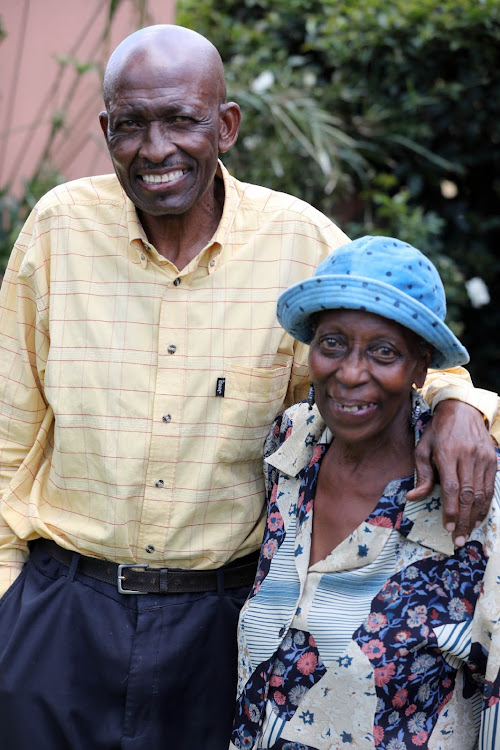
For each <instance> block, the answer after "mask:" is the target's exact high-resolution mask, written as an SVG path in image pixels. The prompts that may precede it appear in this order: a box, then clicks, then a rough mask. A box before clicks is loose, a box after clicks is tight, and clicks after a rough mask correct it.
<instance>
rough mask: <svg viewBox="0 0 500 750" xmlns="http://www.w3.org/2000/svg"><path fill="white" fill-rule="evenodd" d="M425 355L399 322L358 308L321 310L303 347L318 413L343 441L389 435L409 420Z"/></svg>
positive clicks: (426, 363) (422, 379)
mask: <svg viewBox="0 0 500 750" xmlns="http://www.w3.org/2000/svg"><path fill="white" fill-rule="evenodd" d="M429 359H430V352H429V353H428V354H427V353H422V352H421V350H420V348H419V339H418V337H417V335H416V334H414V333H413V331H410V330H408V329H407V328H403V326H401V325H399V323H395V322H394V321H392V320H388V319H387V318H382V317H380V316H379V315H374V314H373V313H368V312H363V311H361V310H344V309H340V310H327V311H325V312H322V313H321V314H320V315H319V316H318V323H317V327H316V332H315V335H314V339H313V341H312V343H311V346H310V351H309V368H310V374H311V380H312V382H313V383H314V390H315V394H316V404H317V406H318V409H319V411H320V413H321V416H322V417H323V419H324V420H325V422H326V424H327V425H328V427H329V428H330V429H331V430H332V432H333V433H334V434H335V436H336V438H337V439H342V440H345V441H346V442H349V443H357V442H361V441H364V440H370V439H372V438H375V437H377V438H378V437H384V436H390V435H391V434H392V433H393V432H394V430H398V429H400V427H401V426H402V425H407V424H408V423H409V417H410V399H409V394H410V391H411V387H412V385H413V384H415V385H416V386H417V387H420V386H422V385H423V382H424V380H425V376H426V372H427V367H428V363H429Z"/></svg>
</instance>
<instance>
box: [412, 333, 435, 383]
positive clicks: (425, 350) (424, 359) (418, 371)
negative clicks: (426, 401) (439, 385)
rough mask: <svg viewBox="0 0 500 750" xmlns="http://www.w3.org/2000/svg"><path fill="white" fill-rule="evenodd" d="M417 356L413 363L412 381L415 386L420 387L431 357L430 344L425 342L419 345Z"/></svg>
mask: <svg viewBox="0 0 500 750" xmlns="http://www.w3.org/2000/svg"><path fill="white" fill-rule="evenodd" d="M419 355H420V356H419V358H418V361H417V363H416V365H415V378H414V381H413V382H414V383H415V385H416V386H417V388H422V386H423V384H424V383H425V379H426V377H427V371H428V369H429V365H430V363H431V359H432V346H431V345H430V344H427V343H425V342H422V344H421V345H419Z"/></svg>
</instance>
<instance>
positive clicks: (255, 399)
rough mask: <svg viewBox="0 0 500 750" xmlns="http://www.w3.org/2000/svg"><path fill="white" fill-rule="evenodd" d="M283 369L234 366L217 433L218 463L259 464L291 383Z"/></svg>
mask: <svg viewBox="0 0 500 750" xmlns="http://www.w3.org/2000/svg"><path fill="white" fill-rule="evenodd" d="M290 370H291V363H290V365H286V366H285V367H271V368H264V367H240V366H237V365H235V366H233V367H231V368H230V369H229V370H228V371H227V372H226V382H225V391H224V398H223V403H222V406H221V417H220V424H219V431H218V443H217V453H216V457H217V460H218V461H222V462H226V463H233V462H235V461H255V460H259V461H262V452H263V446H264V441H265V439H266V437H267V434H268V432H269V430H270V428H271V425H272V423H273V420H274V418H275V417H276V415H277V414H278V413H279V412H280V411H281V409H282V407H283V402H284V400H285V396H286V392H287V388H288V382H289V379H290Z"/></svg>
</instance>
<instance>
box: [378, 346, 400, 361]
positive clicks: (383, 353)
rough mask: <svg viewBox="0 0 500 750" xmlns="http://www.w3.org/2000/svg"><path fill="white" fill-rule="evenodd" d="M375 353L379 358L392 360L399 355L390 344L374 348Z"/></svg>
mask: <svg viewBox="0 0 500 750" xmlns="http://www.w3.org/2000/svg"><path fill="white" fill-rule="evenodd" d="M373 354H374V355H375V356H376V357H378V358H379V359H384V360H392V359H395V358H396V357H397V356H398V355H397V352H396V351H395V350H394V349H392V348H391V347H390V346H377V347H376V348H375V349H373Z"/></svg>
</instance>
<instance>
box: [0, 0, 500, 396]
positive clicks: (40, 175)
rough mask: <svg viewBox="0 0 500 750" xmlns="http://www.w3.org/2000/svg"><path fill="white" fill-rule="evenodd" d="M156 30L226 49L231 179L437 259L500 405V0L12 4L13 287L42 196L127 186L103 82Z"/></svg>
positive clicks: (3, 186)
mask: <svg viewBox="0 0 500 750" xmlns="http://www.w3.org/2000/svg"><path fill="white" fill-rule="evenodd" d="M153 23H178V24H181V25H183V26H188V27H190V28H193V29H195V30H196V31H199V32H200V33H202V34H204V35H205V36H207V37H208V38H209V39H210V40H211V41H212V42H213V43H214V44H215V45H216V46H217V47H218V49H219V51H220V53H221V55H222V58H223V60H224V63H225V67H226V75H227V81H228V94H229V97H230V98H231V99H233V100H235V101H237V102H238V103H239V104H240V105H241V107H242V111H243V124H242V129H241V133H240V137H239V140H238V143H237V145H236V146H235V147H234V148H233V150H232V151H231V152H229V153H228V154H226V155H225V156H224V163H225V164H226V166H227V167H228V168H229V170H230V171H231V172H232V173H233V174H234V175H235V176H236V177H238V178H239V179H240V180H244V181H249V182H256V183H260V184H263V185H267V186H269V187H272V188H274V189H277V190H283V191H285V192H287V193H291V194H294V195H297V196H299V197H301V198H303V199H305V200H306V201H308V202H309V203H312V204H313V205H315V206H316V207H317V208H319V209H320V210H321V211H323V212H324V213H326V214H327V215H328V216H330V217H331V218H332V219H333V220H334V221H335V222H336V223H338V224H339V225H340V226H341V227H342V229H344V231H345V232H346V233H347V234H348V235H349V236H351V237H352V238H354V237H356V236H359V235H361V234H370V233H371V234H389V235H394V236H398V237H400V238H401V239H403V240H406V241H408V242H411V243H412V244H414V245H416V246H417V247H418V248H419V249H421V250H422V251H423V252H425V253H426V254H427V255H428V256H429V257H430V258H431V259H432V260H433V262H434V263H436V265H437V266H438V268H439V270H440V273H441V275H442V277H443V280H444V282H445V286H446V291H447V296H448V323H449V324H450V325H451V326H452V327H453V329H454V330H455V332H456V333H457V334H458V335H459V336H460V337H461V339H462V340H463V342H464V344H465V345H466V346H467V348H468V349H469V351H470V353H471V360H472V361H471V364H470V366H469V370H470V372H471V374H472V376H473V379H474V381H475V383H476V385H478V386H481V387H484V388H489V389H491V390H495V391H497V390H498V389H499V386H500V334H499V331H500V306H499V304H498V303H499V301H500V211H499V207H500V169H499V167H500V151H499V149H500V76H499V73H498V71H499V70H500V0H477V2H471V1H470V0H323V1H320V0H177V2H175V0H16V2H13V1H12V0H0V37H1V38H0V107H1V125H0V277H1V273H2V270H3V269H4V268H5V265H6V263H7V260H8V256H9V253H10V249H11V247H12V244H13V242H14V241H15V238H16V236H17V234H18V232H19V228H20V226H21V225H22V223H23V221H24V220H25V218H26V216H27V215H28V213H29V211H30V210H31V208H32V207H33V205H34V204H35V202H36V200H37V199H38V198H39V197H40V196H41V195H42V194H43V193H44V192H46V191H47V190H48V189H50V188H51V187H52V186H53V185H55V184H56V183H58V182H63V181H66V180H70V179H75V178H77V177H81V176H85V175H91V174H103V173H106V172H110V171H111V170H112V167H111V162H110V160H109V158H108V156H107V152H106V148H105V142H104V139H103V137H102V133H101V131H100V128H99V124H98V119H97V114H98V112H99V111H100V110H101V109H102V106H103V105H102V97H101V90H100V89H101V82H102V74H103V71H104V67H105V65H106V61H107V59H108V57H109V54H110V52H111V51H112V49H113V48H114V47H115V46H116V44H117V43H118V42H119V41H120V40H121V39H123V38H124V37H125V36H126V35H127V34H129V33H131V32H132V31H134V30H135V29H137V28H140V27H143V26H148V25H150V24H153Z"/></svg>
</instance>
